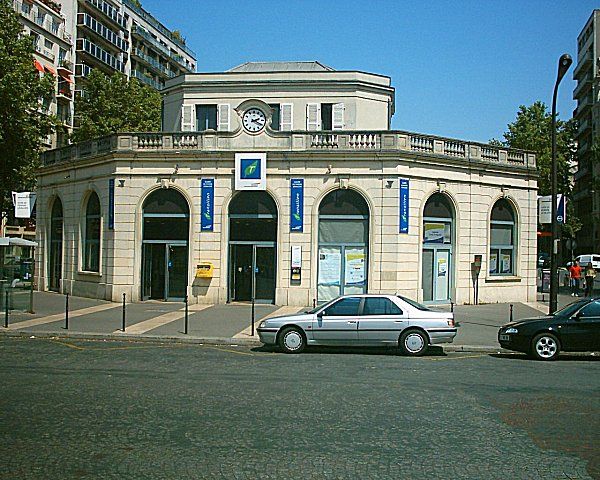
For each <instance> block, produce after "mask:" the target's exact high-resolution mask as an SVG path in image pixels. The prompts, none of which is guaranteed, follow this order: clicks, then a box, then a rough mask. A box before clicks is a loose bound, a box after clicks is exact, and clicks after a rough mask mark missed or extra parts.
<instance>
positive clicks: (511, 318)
mask: <svg viewBox="0 0 600 480" xmlns="http://www.w3.org/2000/svg"><path fill="white" fill-rule="evenodd" d="M510 321H511V322H512V321H513V304H512V303H511V304H510Z"/></svg>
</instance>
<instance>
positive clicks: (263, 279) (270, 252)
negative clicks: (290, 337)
mask: <svg viewBox="0 0 600 480" xmlns="http://www.w3.org/2000/svg"><path fill="white" fill-rule="evenodd" d="M276 247H277V206H276V205H275V202H274V201H273V198H271V196H270V195H269V194H268V193H267V192H264V191H243V192H238V193H236V194H235V196H234V197H233V199H232V200H231V203H230V204H229V300H230V301H242V302H244V301H251V300H252V298H253V297H254V299H255V300H256V301H257V302H261V303H275V279H276V271H277V267H276V265H277V264H276V251H277V249H276Z"/></svg>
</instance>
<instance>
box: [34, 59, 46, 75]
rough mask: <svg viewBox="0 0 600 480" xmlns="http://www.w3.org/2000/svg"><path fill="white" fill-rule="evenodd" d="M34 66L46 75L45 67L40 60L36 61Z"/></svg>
mask: <svg viewBox="0 0 600 480" xmlns="http://www.w3.org/2000/svg"><path fill="white" fill-rule="evenodd" d="M33 65H34V67H35V68H36V70H38V71H40V72H42V73H44V66H43V65H42V64H41V63H40V62H39V61H38V60H34V61H33Z"/></svg>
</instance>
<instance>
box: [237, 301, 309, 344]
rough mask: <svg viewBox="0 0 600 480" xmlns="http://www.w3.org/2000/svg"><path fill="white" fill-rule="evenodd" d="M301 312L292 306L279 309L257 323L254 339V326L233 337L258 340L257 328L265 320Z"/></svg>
mask: <svg viewBox="0 0 600 480" xmlns="http://www.w3.org/2000/svg"><path fill="white" fill-rule="evenodd" d="M300 310H302V308H299V307H290V306H285V307H279V308H278V309H277V310H275V311H274V312H271V313H269V314H268V315H266V316H264V317H262V318H261V319H260V320H259V321H257V322H256V323H255V325H254V327H255V328H254V337H252V335H250V333H251V332H252V325H250V326H249V327H246V328H244V330H242V331H241V332H238V333H236V334H235V335H234V336H233V338H256V339H257V340H258V333H257V332H256V328H257V327H258V324H259V323H260V322H262V321H263V320H266V319H267V318H273V317H279V316H282V315H290V314H292V313H297V312H299V311H300Z"/></svg>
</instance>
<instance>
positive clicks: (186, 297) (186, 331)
mask: <svg viewBox="0 0 600 480" xmlns="http://www.w3.org/2000/svg"><path fill="white" fill-rule="evenodd" d="M184 302H185V316H184V319H185V320H184V323H183V333H184V334H186V335H187V333H188V296H187V295H186V296H185V299H184Z"/></svg>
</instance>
